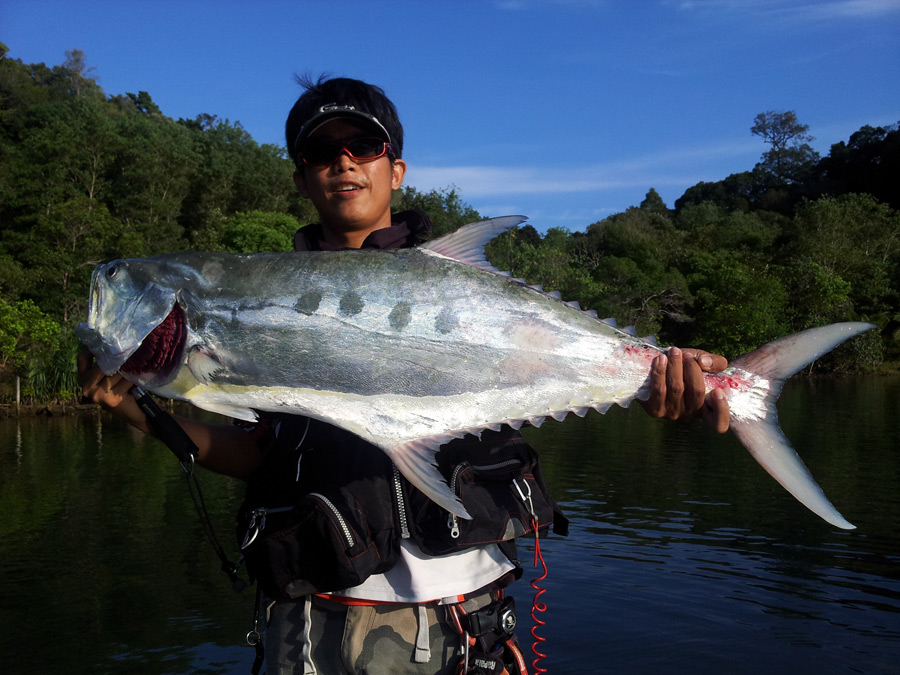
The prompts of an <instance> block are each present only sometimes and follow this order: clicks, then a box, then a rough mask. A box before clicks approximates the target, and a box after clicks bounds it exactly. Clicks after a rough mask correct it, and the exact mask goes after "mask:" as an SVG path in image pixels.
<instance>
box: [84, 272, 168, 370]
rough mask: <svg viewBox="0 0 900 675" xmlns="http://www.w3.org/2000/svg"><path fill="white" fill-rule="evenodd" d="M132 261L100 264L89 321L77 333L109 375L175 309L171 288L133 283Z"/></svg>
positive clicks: (119, 366)
mask: <svg viewBox="0 0 900 675" xmlns="http://www.w3.org/2000/svg"><path fill="white" fill-rule="evenodd" d="M134 264H135V263H134V262H132V261H121V260H116V261H113V262H110V263H106V264H105V265H99V266H98V267H97V268H96V269H95V270H94V273H93V276H92V279H91V296H90V308H89V311H88V321H87V322H82V323H80V324H79V325H78V326H77V327H76V328H75V334H76V336H77V337H78V339H79V340H80V341H81V342H82V344H84V345H85V346H86V347H87V348H88V349H89V350H90V351H91V353H92V354H93V355H94V357H95V358H96V359H97V365H98V366H99V367H100V369H101V370H102V371H103V372H104V373H106V374H107V375H112V374H113V373H115V372H117V371H118V370H119V369H120V368H121V367H122V365H123V364H124V363H125V362H126V361H127V360H128V359H129V358H130V357H131V356H132V355H133V354H134V353H135V352H136V351H137V350H138V348H139V347H140V346H141V343H143V341H144V340H145V339H146V338H147V336H148V335H150V333H151V332H153V330H154V329H155V328H156V327H157V326H158V325H159V324H160V323H162V322H163V321H164V320H165V319H166V317H167V316H169V314H170V313H171V312H172V309H173V308H174V307H175V303H176V297H175V293H174V292H173V291H172V290H171V289H167V288H164V287H162V286H159V285H157V284H155V283H152V282H149V283H143V284H136V283H134V278H133V277H134V275H133V274H131V271H132V270H130V269H129V268H130V267H133V266H134Z"/></svg>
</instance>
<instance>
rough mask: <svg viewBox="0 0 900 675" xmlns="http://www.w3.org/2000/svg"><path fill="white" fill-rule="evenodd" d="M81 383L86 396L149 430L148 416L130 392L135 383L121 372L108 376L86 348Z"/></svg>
mask: <svg viewBox="0 0 900 675" xmlns="http://www.w3.org/2000/svg"><path fill="white" fill-rule="evenodd" d="M78 385H79V386H80V387H81V393H82V395H83V396H84V398H86V399H89V400H91V401H93V402H94V403H98V404H100V406H101V407H103V408H104V409H106V410H108V411H109V412H111V413H112V414H113V415H115V416H116V417H120V418H122V419H123V420H125V421H126V422H128V423H129V424H130V425H132V426H133V427H137V428H138V429H140V430H141V431H143V432H145V433H149V431H150V428H149V427H148V426H147V419H146V418H145V417H144V413H143V412H141V409H140V408H139V407H138V405H137V402H136V401H135V400H134V398H133V397H132V396H131V395H130V394H129V393H128V392H129V390H130V389H131V387H132V386H133V385H132V384H131V382H129V381H128V380H126V379H125V378H124V377H122V375H120V374H119V373H115V374H114V375H107V374H106V373H104V372H103V371H102V370H100V367H99V366H98V365H97V364H96V363H95V362H94V355H93V354H91V352H90V351H88V349H87V347H82V348H81V351H79V352H78Z"/></svg>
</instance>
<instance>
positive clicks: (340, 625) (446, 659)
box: [266, 594, 491, 675]
mask: <svg viewBox="0 0 900 675" xmlns="http://www.w3.org/2000/svg"><path fill="white" fill-rule="evenodd" d="M490 602H491V597H490V595H489V594H485V595H483V596H477V597H475V598H471V599H469V600H467V601H466V602H465V603H464V605H463V606H464V607H465V608H466V610H467V611H473V610H475V609H479V608H481V607H483V606H485V605H487V604H489V603H490ZM460 654H461V651H460V636H459V633H457V632H456V631H455V630H454V628H453V627H452V626H451V625H450V623H449V622H448V620H447V612H446V608H445V607H443V606H441V605H437V604H435V603H429V604H424V605H405V604H390V605H373V606H354V605H350V606H347V605H342V604H339V603H336V602H331V601H329V600H324V599H322V598H317V597H307V598H301V599H299V600H297V601H294V602H278V603H275V604H274V605H273V606H272V607H271V609H270V611H269V624H268V628H267V630H266V671H267V673H268V675H313V674H315V675H335V674H344V673H346V674H348V675H349V674H354V675H357V674H358V675H363V674H365V675H450V674H451V673H453V672H454V671H455V668H456V664H457V662H458V661H459V658H460Z"/></svg>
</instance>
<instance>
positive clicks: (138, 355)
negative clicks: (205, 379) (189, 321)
mask: <svg viewBox="0 0 900 675" xmlns="http://www.w3.org/2000/svg"><path fill="white" fill-rule="evenodd" d="M186 333H187V328H186V327H185V320H184V311H183V310H182V309H181V308H180V307H179V306H178V305H177V304H176V305H175V307H173V308H172V311H171V312H169V315H168V316H167V317H166V318H165V319H163V321H162V323H160V324H159V325H158V326H157V327H156V328H154V329H153V330H152V331H151V332H150V334H149V335H148V336H147V337H145V338H144V341H143V342H141V346H140V347H138V348H137V351H136V352H135V353H134V354H132V355H131V356H130V357H128V360H127V361H126V362H125V363H123V364H122V366H121V368H119V371H120V372H122V373H126V374H129V375H143V374H145V373H154V374H156V375H157V376H159V377H163V378H165V377H168V375H169V374H170V373H171V372H172V370H173V369H174V368H175V365H176V363H177V359H178V356H179V355H180V354H181V348H182V346H183V345H184V342H185V336H186Z"/></svg>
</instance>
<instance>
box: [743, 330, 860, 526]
mask: <svg viewBox="0 0 900 675" xmlns="http://www.w3.org/2000/svg"><path fill="white" fill-rule="evenodd" d="M874 327H875V326H874V325H873V324H870V323H859V322H854V323H836V324H831V325H828V326H821V327H819V328H811V329H809V330H805V331H802V332H800V333H795V334H793V335H788V336H786V337H783V338H781V339H779V340H775V341H774V342H770V343H769V344H767V345H764V346H762V347H760V348H759V349H757V350H756V351H753V352H750V353H749V354H745V355H744V356H741V357H740V358H738V359H737V360H735V361H733V362H732V364H731V365H732V366H733V367H735V368H740V369H743V370H746V371H748V372H750V373H753V374H755V375H758V376H760V377H763V378H766V379H767V380H769V384H770V386H769V390H768V392H766V394H765V397H764V409H765V413H764V415H763V416H762V417H759V418H756V419H745V420H736V419H734V418H732V421H731V429H732V430H733V431H734V433H735V435H737V437H738V438H739V439H740V441H741V443H743V445H744V447H746V448H747V450H748V451H749V452H750V454H751V455H753V458H754V459H755V460H756V461H757V462H759V464H760V465H761V466H762V467H763V468H764V469H765V470H766V471H767V472H768V473H769V474H770V475H771V476H772V477H773V478H774V479H775V480H777V481H778V482H779V483H781V485H782V486H783V487H784V488H785V489H786V490H787V491H788V492H790V493H791V494H792V495H794V497H796V498H797V499H798V500H799V501H800V503H802V504H803V505H804V506H806V507H807V508H808V509H810V510H811V511H812V512H813V513H815V514H816V515H818V516H820V517H821V518H823V519H824V520H825V521H827V522H828V523H830V524H832V525H834V526H835V527H839V528H842V529H845V530H852V529H855V526H854V525H852V524H851V523H850V522H848V521H847V519H846V518H844V517H843V516H842V515H841V514H840V513H839V512H838V510H837V509H836V508H834V505H832V503H831V502H830V501H829V500H828V498H827V497H826V496H825V493H824V492H822V488H820V487H819V485H818V484H817V483H816V481H815V479H814V478H813V477H812V474H810V472H809V469H807V468H806V465H805V464H804V463H803V460H802V459H800V456H799V455H798V454H797V452H796V451H795V450H794V449H793V448H792V447H791V444H790V441H788V439H787V438H786V437H785V435H784V432H782V430H781V427H780V425H779V424H778V411H777V409H776V408H775V402H776V401H777V400H778V397H779V396H780V395H781V391H782V388H783V387H784V383H785V381H786V380H787V379H788V378H789V377H790V376H791V375H793V374H794V373H796V372H797V371H799V370H800V369H801V368H803V367H804V366H806V365H807V364H809V363H811V362H812V361H814V360H815V359H817V358H819V357H820V356H822V355H823V354H826V353H828V352H830V351H831V350H832V349H834V348H835V347H837V346H838V345H839V344H841V343H842V342H844V341H845V340H848V339H849V338H851V337H854V336H855V335H859V334H860V333H863V332H865V331H867V330H870V329H871V328H874Z"/></svg>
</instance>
